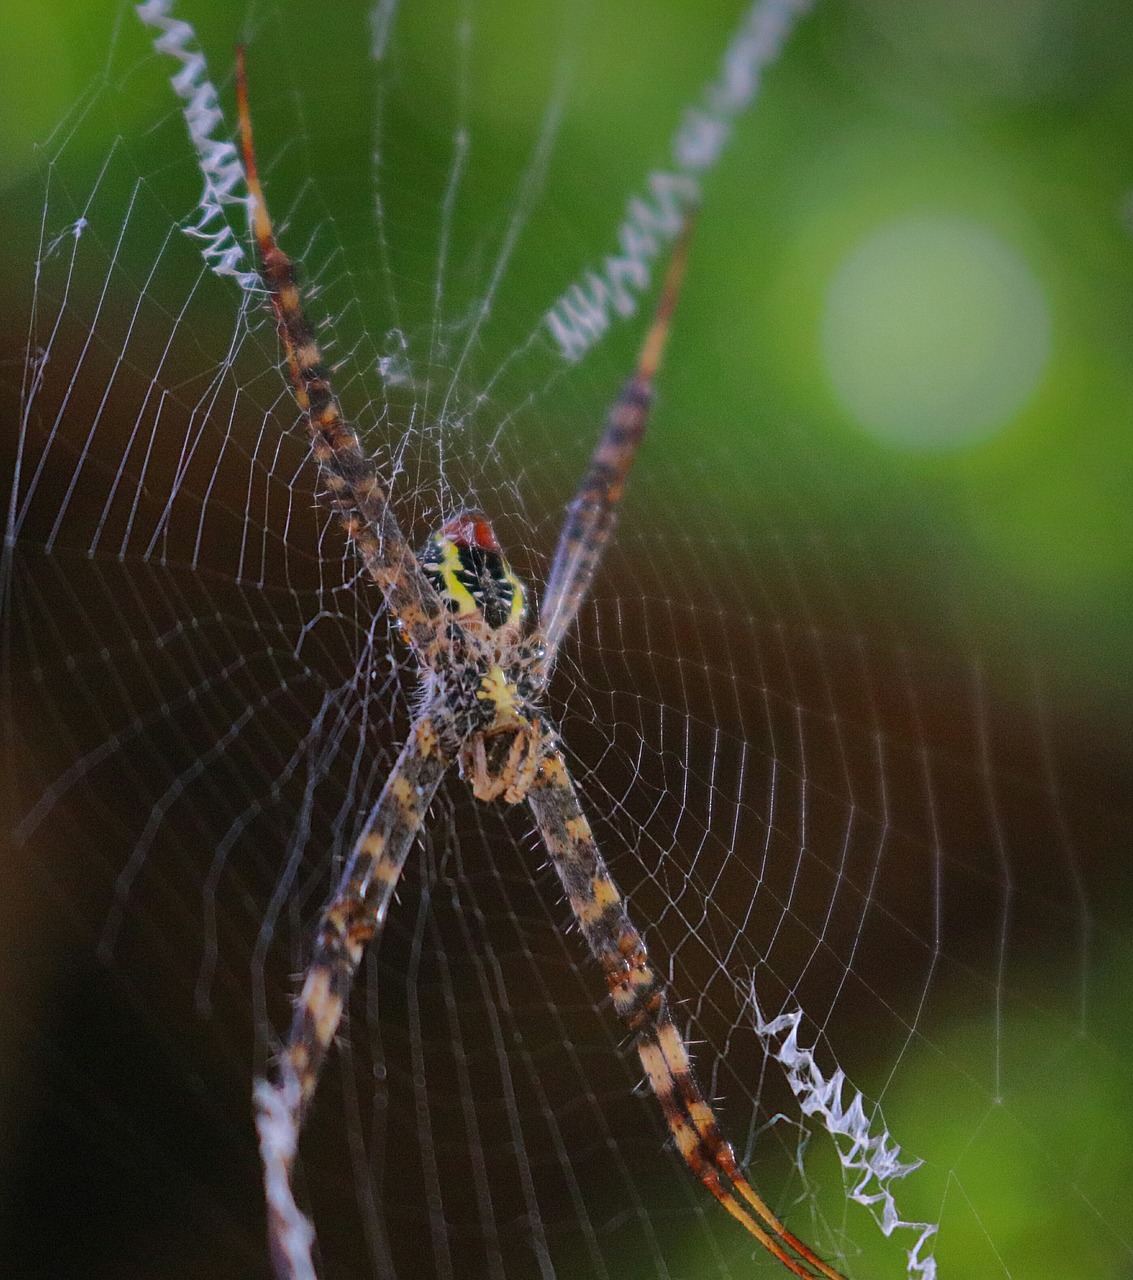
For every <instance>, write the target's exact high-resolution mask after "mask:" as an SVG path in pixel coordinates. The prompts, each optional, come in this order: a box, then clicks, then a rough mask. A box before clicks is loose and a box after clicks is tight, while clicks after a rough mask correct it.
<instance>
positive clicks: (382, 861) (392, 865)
mask: <svg viewBox="0 0 1133 1280" xmlns="http://www.w3.org/2000/svg"><path fill="white" fill-rule="evenodd" d="M400 876H401V868H400V867H399V866H398V865H397V863H396V862H391V861H390V860H389V859H387V858H379V859H378V860H377V862H375V863H374V870H373V877H374V879H375V880H381V881H382V883H383V884H397V882H398V879H399V878H400Z"/></svg>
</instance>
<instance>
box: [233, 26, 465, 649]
mask: <svg viewBox="0 0 1133 1280" xmlns="http://www.w3.org/2000/svg"><path fill="white" fill-rule="evenodd" d="M236 97H237V102H238V108H239V117H240V139H241V144H242V150H243V157H244V172H245V177H246V180H247V184H248V196H249V217H250V219H251V223H252V229H253V233H254V235H255V240H256V249H257V252H258V255H259V262H260V276H261V278H262V279H263V282H264V287H265V288H266V289H267V291H268V296H269V297H270V299H271V306H272V311H273V312H274V313H275V322H276V328H277V329H278V331H279V337H280V341H281V342H282V344H283V351H284V355H285V357H286V360H287V368H288V372H289V374H290V377H291V385H292V389H293V390H294V392H295V400H296V402H297V403H298V405H299V408H300V410H301V412H302V414H303V421H304V425H305V426H306V429H307V435H308V437H309V438H310V441H311V453H312V454H313V456H314V458H315V461H316V462H317V463H318V466H319V473H320V476H321V478H322V481H323V483H324V484H325V486H326V490H327V498H328V500H329V503H330V505H331V506H332V507H333V508H334V509H335V510H336V511H337V512H338V516H339V519H340V520H341V522H342V526H343V528H344V529H345V531H346V535H347V537H349V538H350V540H351V542H353V544H354V545H355V547H357V549H358V554H359V555H360V556H361V559H362V563H363V565H364V566H365V569H366V572H367V574H368V575H369V577H370V578H371V579H372V581H374V582H375V583H377V585H378V586H379V587H380V588H381V591H382V595H383V597H384V598H385V601H386V604H387V605H388V606H389V609H390V612H391V613H392V614H393V616H394V617H395V618H396V619H397V621H398V622H399V623H400V625H401V627H402V630H403V633H404V635H405V637H406V639H407V640H408V641H409V642H410V644H412V645H413V646H414V647H415V648H416V649H417V650H418V652H419V653H424V652H426V651H427V650H428V649H429V646H430V645H431V644H432V643H433V642H434V641H435V639H436V636H437V622H438V620H439V619H440V617H441V615H442V613H443V608H442V605H441V601H440V598H439V597H438V595H437V593H436V591H435V590H434V589H433V587H432V585H431V584H430V582H429V580H428V578H427V577H426V575H425V573H424V571H423V569H422V568H421V565H420V563H419V562H418V560H417V557H416V556H415V555H414V554H413V549H412V548H411V547H410V545H409V543H408V541H407V540H406V538H405V535H404V533H402V530H401V526H400V525H399V524H398V521H397V517H396V516H395V515H394V513H393V509H392V508H391V506H390V503H389V496H388V494H387V493H386V491H385V487H384V485H383V483H382V480H381V477H380V476H379V474H378V470H377V468H376V466H375V465H374V461H373V459H372V458H371V457H369V456H367V455H366V454H365V453H364V452H363V450H362V444H361V441H360V440H359V438H358V433H357V431H355V429H354V427H353V426H352V425H351V424H350V423H349V422H348V421H347V420H346V418H345V417H344V415H343V412H342V409H341V407H340V405H339V403H338V399H337V397H336V396H335V394H334V389H333V387H332V386H331V382H330V370H329V369H328V368H327V365H326V364H325V362H324V361H323V358H322V354H321V352H320V351H319V345H318V342H317V340H316V338H315V330H314V328H313V327H312V325H311V322H310V321H309V320H308V319H307V315H306V312H305V311H304V310H303V299H302V296H301V294H300V291H299V285H298V280H297V274H296V270H295V264H294V262H292V261H291V259H290V258H289V257H288V256H287V254H285V253H284V252H283V250H282V249H281V248H280V247H279V245H278V244H277V243H276V239H275V231H274V229H273V227H272V222H271V217H270V216H269V214H268V208H267V202H266V201H265V199H264V193H263V188H262V187H261V185H260V178H259V172H258V169H257V166H256V149H255V146H254V144H253V140H252V116H251V111H250V110H249V107H248V82H247V76H246V74H245V67H244V50H243V48H242V47H240V48H237V50H236Z"/></svg>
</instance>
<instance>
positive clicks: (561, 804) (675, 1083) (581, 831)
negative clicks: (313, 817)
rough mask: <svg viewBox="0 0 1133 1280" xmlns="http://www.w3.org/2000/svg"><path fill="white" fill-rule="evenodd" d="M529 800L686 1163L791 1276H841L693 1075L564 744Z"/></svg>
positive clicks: (548, 757)
mask: <svg viewBox="0 0 1133 1280" xmlns="http://www.w3.org/2000/svg"><path fill="white" fill-rule="evenodd" d="M527 799H528V802H529V803H530V805H531V809H532V812H533V813H534V815H535V821H536V822H537V823H538V826H539V832H540V835H541V836H542V838H543V843H544V845H545V846H546V849H547V853H548V855H549V856H550V859H551V862H552V863H553V865H554V868H555V870H556V872H557V873H558V876H559V879H560V881H561V882H562V886H563V888H564V889H565V890H566V894H567V899H568V901H569V902H570V908H571V911H572V912H573V913H574V917H575V919H576V920H577V921H578V923H579V926H580V928H581V929H582V933H583V936H584V937H585V938H586V942H587V944H588V946H589V947H590V950H591V952H592V953H593V955H594V958H595V959H596V960H597V961H598V963H599V964H600V965H601V966H602V969H603V971H604V972H605V974H606V980H607V982H608V983H609V987H610V995H611V997H612V999H613V1003H614V1009H615V1011H616V1012H617V1014H618V1016H619V1017H620V1018H621V1019H622V1021H623V1022H624V1023H625V1025H626V1026H627V1027H628V1028H629V1030H630V1031H631V1032H632V1034H633V1038H634V1045H635V1047H636V1049H637V1053H638V1057H639V1058H640V1059H641V1064H642V1066H643V1067H644V1068H645V1074H646V1077H647V1078H648V1080H649V1085H650V1088H651V1089H652V1090H653V1092H654V1094H655V1095H656V1096H657V1100H658V1102H659V1103H660V1104H661V1110H662V1111H663V1112H664V1115H665V1119H666V1121H667V1122H668V1125H669V1129H670V1130H671V1131H672V1134H673V1137H674V1139H675V1140H676V1144H677V1149H678V1150H679V1151H680V1153H681V1155H682V1156H683V1157H684V1159H685V1161H686V1163H687V1164H688V1166H689V1168H690V1169H692V1171H693V1173H695V1174H696V1176H697V1177H698V1178H699V1179H700V1181H701V1183H703V1185H704V1186H705V1187H707V1189H708V1190H709V1191H710V1192H711V1193H712V1195H714V1196H715V1197H716V1199H717V1200H718V1201H719V1202H720V1203H721V1204H722V1205H723V1206H724V1208H725V1209H727V1211H728V1212H729V1213H730V1214H731V1215H732V1217H733V1218H735V1219H736V1220H737V1221H738V1222H740V1223H741V1224H742V1225H743V1226H744V1227H745V1228H746V1229H747V1230H748V1231H749V1232H750V1233H751V1235H752V1236H754V1237H755V1239H756V1240H758V1241H759V1243H760V1244H761V1245H762V1246H763V1247H764V1248H765V1249H766V1250H767V1251H768V1252H769V1253H771V1254H772V1255H773V1256H774V1257H776V1258H777V1259H778V1260H779V1261H780V1262H781V1263H782V1264H783V1265H784V1266H785V1267H786V1268H787V1270H788V1271H790V1272H791V1273H792V1274H794V1275H796V1276H799V1277H800V1278H801V1280H818V1277H820V1276H821V1277H824V1278H825V1280H843V1277H842V1276H841V1275H840V1274H839V1273H838V1272H837V1271H835V1270H834V1268H833V1267H830V1266H828V1265H827V1264H826V1263H825V1262H823V1261H822V1259H821V1258H819V1257H818V1255H817V1254H815V1253H814V1252H813V1250H811V1249H810V1248H809V1247H808V1246H807V1245H805V1244H803V1242H802V1241H801V1240H799V1239H798V1237H797V1236H795V1235H793V1234H792V1233H791V1232H790V1231H788V1230H787V1228H786V1227H784V1226H783V1224H782V1223H781V1222H780V1221H779V1220H778V1218H776V1217H775V1215H774V1214H773V1213H772V1212H771V1210H770V1209H769V1208H768V1206H767V1205H766V1203H765V1202H764V1201H763V1199H762V1198H761V1197H760V1196H759V1195H757V1194H756V1192H755V1191H754V1189H753V1188H752V1187H751V1185H750V1184H749V1183H748V1181H747V1179H746V1178H745V1177H744V1175H743V1173H742V1171H741V1170H740V1167H739V1164H738V1163H737V1161H736V1157H735V1153H734V1151H733V1150H732V1146H731V1144H730V1143H729V1142H728V1140H727V1139H726V1138H725V1137H724V1135H723V1133H722V1132H721V1130H720V1126H719V1124H718V1123H717V1121H716V1117H715V1115H714V1114H713V1112H712V1108H711V1107H710V1106H709V1105H708V1103H707V1101H706V1100H705V1098H704V1095H703V1094H702V1093H701V1091H700V1086H699V1085H698V1084H697V1083H696V1079H695V1077H694V1076H693V1073H692V1063H691V1062H690V1060H689V1055H688V1050H687V1048H686V1047H685V1043H684V1039H683V1037H682V1036H681V1033H680V1031H679V1030H678V1029H677V1025H676V1023H675V1022H674V1021H673V1019H672V1017H671V1016H670V1014H669V1012H668V1007H667V1001H666V994H665V986H664V983H663V982H662V980H661V978H660V977H659V976H658V975H657V973H656V971H655V970H654V969H653V967H652V966H651V965H650V963H649V957H648V955H647V954H646V950H645V943H644V941H643V940H642V938H641V935H640V934H639V933H638V931H637V930H636V929H635V928H634V926H633V922H632V921H631V920H630V918H629V914H628V913H627V911H626V907H625V902H624V901H623V899H622V896H621V894H620V893H619V892H618V890H617V887H616V886H615V884H614V882H613V880H611V878H610V874H609V872H608V870H607V869H606V863H605V861H604V859H603V858H602V855H601V853H600V852H599V849H598V846H597V844H596V843H595V841H594V837H593V835H592V834H591V831H590V824H589V823H588V822H587V821H586V816H585V815H584V814H583V812H582V809H581V806H580V805H579V802H578V796H577V794H576V793H575V789H574V784H573V782H572V781H571V778H570V774H569V773H568V771H567V767H566V762H565V760H564V759H563V757H562V754H561V752H560V751H558V750H557V749H555V748H550V749H548V750H547V752H546V753H545V755H544V756H543V759H542V761H541V762H540V768H539V773H538V775H537V777H536V778H535V781H534V784H533V786H532V788H531V790H530V791H529V792H528V796H527ZM741 1200H742V1201H746V1203H747V1206H749V1207H750V1209H751V1210H754V1213H755V1215H756V1216H757V1217H758V1218H759V1219H760V1221H757V1220H756V1217H753V1216H752V1213H750V1212H749V1211H748V1208H745V1206H744V1204H743V1203H741Z"/></svg>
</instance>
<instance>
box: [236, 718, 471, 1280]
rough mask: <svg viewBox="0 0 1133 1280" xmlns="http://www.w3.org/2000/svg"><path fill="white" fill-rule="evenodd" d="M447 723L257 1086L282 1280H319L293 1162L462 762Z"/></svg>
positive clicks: (427, 739)
mask: <svg viewBox="0 0 1133 1280" xmlns="http://www.w3.org/2000/svg"><path fill="white" fill-rule="evenodd" d="M444 725H445V721H443V720H442V718H441V717H440V715H439V714H438V715H436V716H434V715H433V714H431V713H430V712H428V711H426V712H425V713H424V714H423V715H421V716H419V717H418V719H417V720H416V721H415V722H414V725H413V728H412V729H411V731H410V734H409V739H408V741H407V742H406V744H405V747H404V749H403V750H402V752H401V755H400V756H398V758H397V762H396V763H395V764H394V766H393V769H392V771H391V772H390V775H389V777H388V778H387V779H386V783H385V786H384V787H383V788H382V792H381V795H380V796H379V797H378V800H377V803H376V804H375V805H374V808H373V810H372V811H371V813H370V816H369V819H368V821H367V823H366V827H365V830H364V831H363V833H362V835H361V837H360V838H359V840H358V842H357V844H356V845H355V846H354V851H353V852H352V854H351V855H350V859H349V861H348V862H347V864H346V867H345V868H344V870H343V873H342V876H341V878H340V880H339V882H338V885H337V887H336V888H335V891H334V895H333V897H332V898H331V900H330V902H329V903H328V904H327V906H326V908H325V909H324V911H323V914H322V918H321V920H320V921H319V928H318V932H317V934H316V935H315V942H314V946H313V948H312V953H311V959H310V962H309V964H308V966H307V970H306V977H305V979H304V982H303V988H302V990H301V991H300V993H299V997H298V999H297V1000H296V1002H295V1009H294V1013H293V1015H292V1021H291V1030H290V1032H289V1034H288V1037H287V1044H286V1045H285V1046H284V1049H283V1053H282V1054H281V1055H280V1058H279V1061H278V1066H277V1076H276V1082H275V1083H274V1084H273V1083H271V1082H269V1081H267V1080H259V1081H257V1082H256V1087H255V1095H254V1096H255V1103H256V1128H257V1130H258V1131H259V1137H260V1153H261V1157H262V1160H263V1165H264V1187H265V1191H266V1195H267V1203H268V1214H269V1233H268V1234H269V1239H270V1240H271V1242H272V1250H273V1255H274V1257H275V1266H276V1272H277V1274H278V1275H279V1276H280V1277H281V1280H295V1278H296V1277H305V1276H308V1275H309V1276H314V1274H315V1272H314V1268H313V1266H312V1264H311V1260H310V1251H311V1244H312V1243H313V1239H314V1232H313V1229H312V1228H311V1226H310V1223H309V1222H307V1220H306V1218H305V1217H304V1216H303V1214H302V1213H301V1212H300V1210H299V1209H298V1208H297V1207H296V1205H295V1200H294V1196H293V1193H292V1190H291V1165H292V1162H293V1160H294V1156H295V1149H296V1146H297V1144H298V1139H299V1131H300V1129H301V1128H302V1125H303V1120H304V1117H305V1115H306V1112H307V1108H308V1107H309V1105H310V1102H311V1099H312V1097H313V1096H314V1092H315V1086H316V1084H317V1083H318V1078H319V1071H320V1069H321V1068H322V1065H323V1062H324V1061H325V1060H326V1056H327V1051H328V1050H329V1048H330V1045H331V1042H332V1041H333V1040H334V1037H335V1034H336V1032H337V1030H338V1026H339V1023H340V1022H341V1021H342V1015H343V1011H344V1009H345V1007H346V1001H347V998H348V996H349V994H350V987H351V984H352V983H353V981H354V975H355V973H356V972H357V970H358V966H359V964H360V963H361V960H362V954H363V952H364V950H365V948H366V944H367V943H368V942H369V941H370V939H371V938H373V937H374V936H375V934H377V933H379V932H380V930H381V928H382V926H383V924H384V923H385V918H386V913H387V911H388V910H389V904H390V902H391V900H392V898H393V894H394V890H395V889H396V887H397V883H398V880H399V879H400V877H401V872H402V869H403V867H404V866H405V860H406V858H407V857H408V856H409V850H410V848H411V847H412V844H413V841H414V839H415V838H416V836H417V834H418V832H419V831H420V829H421V824H422V823H423V822H424V820H425V813H426V811H427V810H428V808H429V805H430V803H431V802H432V799H433V796H434V795H435V794H436V790H437V787H438V786H439V785H440V781H441V778H442V777H443V776H444V773H445V770H446V769H447V768H448V767H449V765H450V764H452V762H453V759H454V758H455V746H454V743H453V742H452V741H449V740H448V737H449V736H451V735H446V733H445V732H444V731H443V730H444Z"/></svg>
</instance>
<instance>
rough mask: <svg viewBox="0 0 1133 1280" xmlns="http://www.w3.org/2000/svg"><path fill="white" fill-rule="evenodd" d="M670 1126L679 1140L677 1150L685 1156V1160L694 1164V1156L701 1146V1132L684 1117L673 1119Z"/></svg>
mask: <svg viewBox="0 0 1133 1280" xmlns="http://www.w3.org/2000/svg"><path fill="white" fill-rule="evenodd" d="M669 1128H670V1129H671V1130H672V1131H673V1137H674V1138H676V1140H677V1150H678V1151H679V1152H680V1153H681V1155H682V1156H684V1158H685V1162H686V1163H687V1164H689V1165H692V1164H693V1159H692V1157H693V1156H694V1155H695V1154H696V1152H697V1150H698V1148H699V1147H700V1134H698V1133H697V1131H696V1130H695V1129H694V1128H693V1127H692V1125H691V1124H689V1123H688V1121H687V1120H685V1119H684V1118H683V1117H682V1118H681V1119H679V1120H677V1119H674V1120H671V1121H670V1122H669Z"/></svg>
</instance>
